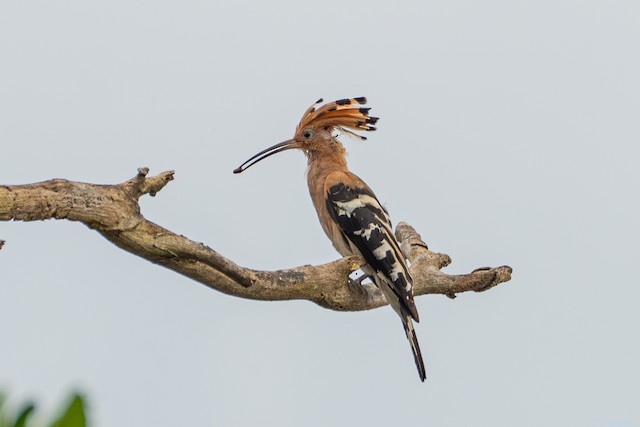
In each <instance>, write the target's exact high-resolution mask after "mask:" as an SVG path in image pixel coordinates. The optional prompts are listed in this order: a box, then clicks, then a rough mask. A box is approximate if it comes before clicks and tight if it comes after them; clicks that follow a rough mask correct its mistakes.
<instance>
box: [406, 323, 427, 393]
mask: <svg viewBox="0 0 640 427" xmlns="http://www.w3.org/2000/svg"><path fill="white" fill-rule="evenodd" d="M402 326H404V332H405V334H406V335H407V339H408V340H409V344H410V345H411V351H412V352H413V359H414V360H415V362H416V368H418V375H419V376H420V381H422V382H424V380H425V379H426V378H427V372H426V370H425V368H424V361H423V360H422V353H421V352H420V345H419V344H418V337H417V336H416V331H415V329H414V328H413V322H412V321H411V317H409V316H407V317H406V319H402Z"/></svg>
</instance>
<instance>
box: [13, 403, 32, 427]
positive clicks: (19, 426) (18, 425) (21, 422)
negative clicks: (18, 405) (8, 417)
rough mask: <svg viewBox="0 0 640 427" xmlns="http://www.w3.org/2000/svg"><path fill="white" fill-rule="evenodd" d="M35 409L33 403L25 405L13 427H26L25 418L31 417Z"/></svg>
mask: <svg viewBox="0 0 640 427" xmlns="http://www.w3.org/2000/svg"><path fill="white" fill-rule="evenodd" d="M35 407H36V406H35V405H34V404H33V403H29V404H28V405H26V406H25V408H24V409H23V410H22V412H20V415H18V418H16V422H15V424H14V427H25V426H26V425H27V418H29V417H30V416H31V413H32V412H33V410H34V409H35Z"/></svg>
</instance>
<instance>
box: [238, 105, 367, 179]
mask: <svg viewBox="0 0 640 427" xmlns="http://www.w3.org/2000/svg"><path fill="white" fill-rule="evenodd" d="M322 102H323V100H322V98H320V99H319V100H317V101H316V102H315V103H314V104H313V105H312V106H311V107H309V108H308V109H307V111H305V112H304V115H303V116H302V119H301V120H300V123H299V124H298V126H297V127H296V133H295V135H294V136H293V138H291V139H288V140H286V141H284V142H281V143H279V144H276V145H274V146H271V147H269V148H267V149H266V150H262V151H261V152H259V153H258V154H256V155H255V156H253V157H251V158H250V159H249V160H247V161H246V162H244V163H243V164H242V165H240V166H239V167H238V168H236V169H235V170H234V171H233V173H240V172H243V171H245V170H247V169H248V168H249V167H251V166H253V165H255V164H256V163H258V162H259V161H260V160H262V159H266V158H267V157H269V156H271V155H273V154H276V153H280V152H282V151H286V150H291V149H293V148H297V149H300V150H302V151H304V153H305V154H306V155H307V157H309V158H310V159H311V158H313V157H315V156H319V155H323V154H332V153H333V154H339V155H343V153H344V148H342V145H341V144H340V143H339V142H338V141H337V140H336V139H335V135H334V132H335V131H338V132H341V133H344V134H347V135H350V136H353V137H355V138H357V139H360V140H365V139H367V138H366V137H364V136H362V135H359V134H357V133H355V132H356V131H373V130H376V128H375V127H374V126H373V125H374V124H376V122H377V121H378V118H377V117H371V116H369V110H370V108H365V107H362V105H364V104H366V103H367V98H365V97H360V98H349V99H339V100H337V101H334V102H330V103H327V104H324V105H321V106H318V104H321V103H322Z"/></svg>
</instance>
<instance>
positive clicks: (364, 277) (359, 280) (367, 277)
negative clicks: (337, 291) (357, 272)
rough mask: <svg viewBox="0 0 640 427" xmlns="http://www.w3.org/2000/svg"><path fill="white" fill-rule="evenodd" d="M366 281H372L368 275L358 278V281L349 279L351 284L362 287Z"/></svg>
mask: <svg viewBox="0 0 640 427" xmlns="http://www.w3.org/2000/svg"><path fill="white" fill-rule="evenodd" d="M366 279H371V276H369V275H368V274H366V273H365V274H363V275H362V276H360V277H358V278H357V279H352V278H351V277H349V284H351V285H357V286H361V285H362V282H363V281H365V280H366Z"/></svg>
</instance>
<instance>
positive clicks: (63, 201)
mask: <svg viewBox="0 0 640 427" xmlns="http://www.w3.org/2000/svg"><path fill="white" fill-rule="evenodd" d="M148 172H149V170H148V169H147V168H140V169H138V174H137V175H136V176H135V177H134V178H132V179H130V180H128V181H125V182H123V183H121V184H115V185H97V184H86V183H81V182H73V181H67V180H64V179H53V180H49V181H45V182H40V183H35V184H27V185H13V186H0V221H11V220H15V221H40V220H47V219H66V220H69V221H77V222H81V223H83V224H85V225H86V226H88V227H89V228H91V229H94V230H96V231H97V232H98V233H100V234H102V235H103V236H104V237H105V238H107V239H108V240H110V241H111V242H113V243H114V244H115V245H117V246H118V247H120V248H122V249H124V250H126V251H128V252H131V253H133V254H135V255H138V256H140V257H142V258H145V259H147V260H149V261H151V262H153V263H155V264H158V265H161V266H163V267H166V268H168V269H171V270H173V271H176V272H178V273H180V274H182V275H184V276H187V277H189V278H191V279H193V280H195V281H197V282H200V283H202V284H204V285H206V286H209V287H210V288H213V289H216V290H218V291H221V292H224V293H226V294H229V295H234V296H237V297H241V298H251V299H256V300H272V301H273V300H294V299H302V300H309V301H313V302H315V303H316V304H318V305H320V306H322V307H325V308H330V309H333V310H340V311H359V310H369V309H372V308H377V307H381V306H384V305H386V304H387V302H386V300H385V298H384V296H383V295H382V293H381V292H380V291H379V290H378V289H377V288H376V287H375V286H374V285H373V284H356V283H354V282H352V281H350V280H349V274H350V273H352V272H353V271H356V270H358V269H359V267H360V266H361V265H362V264H363V262H364V261H363V260H361V259H359V258H357V257H349V258H342V259H339V260H337V261H334V262H331V263H328V264H324V265H319V266H312V265H305V266H301V267H295V268H290V269H283V270H278V271H260V270H253V269H250V268H245V267H241V266H239V265H237V264H235V263H234V262H232V261H230V260H228V259H227V258H225V257H223V256H222V255H220V254H219V253H218V252H216V251H215V250H213V249H211V248H210V247H208V246H205V245H204V244H202V243H199V242H194V241H192V240H189V239H188V238H186V237H184V236H181V235H178V234H175V233H173V232H171V231H169V230H167V229H165V228H163V227H161V226H159V225H157V224H154V223H153V222H151V221H148V220H146V219H145V218H144V217H143V216H142V214H141V213H140V206H139V204H138V199H139V198H140V197H141V196H143V195H145V194H149V195H151V196H155V194H156V193H157V192H158V191H160V190H161V189H162V188H164V186H165V185H167V183H168V182H169V181H171V180H172V179H173V175H174V172H173V171H167V172H163V173H161V174H159V175H157V176H153V177H147V174H148ZM396 237H397V239H398V241H399V242H400V244H401V247H402V251H403V252H404V254H405V256H406V257H407V258H408V259H409V261H410V273H411V275H412V277H413V279H414V295H415V296H418V295H424V294H443V295H447V296H449V297H451V298H453V297H455V295H456V294H458V293H460V292H467V291H475V292H482V291H486V290H488V289H491V288H492V287H494V286H496V285H498V284H500V283H503V282H507V281H509V280H510V279H511V271H512V270H511V267H508V266H501V267H496V268H488V267H484V268H480V269H476V270H474V271H473V272H471V273H469V274H463V275H448V274H444V273H442V272H441V271H440V270H441V269H442V268H443V267H445V266H447V265H448V264H449V263H450V262H451V259H450V258H449V256H448V255H444V254H439V253H435V252H431V251H430V250H429V249H428V247H427V245H426V244H425V243H424V242H423V241H422V239H421V237H420V235H419V234H418V233H417V232H416V231H415V230H414V229H413V228H412V227H411V226H410V225H408V224H406V223H402V222H401V223H399V224H398V226H397V227H396ZM4 244H5V242H4V241H2V240H0V249H2V247H3V245H4Z"/></svg>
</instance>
